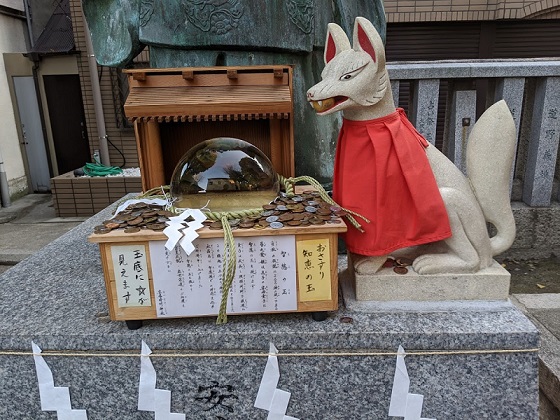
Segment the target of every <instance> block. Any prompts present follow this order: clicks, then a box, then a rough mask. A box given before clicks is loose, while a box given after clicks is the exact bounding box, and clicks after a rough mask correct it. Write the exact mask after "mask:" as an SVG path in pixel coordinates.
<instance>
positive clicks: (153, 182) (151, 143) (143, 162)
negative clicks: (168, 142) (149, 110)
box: [135, 120, 165, 191]
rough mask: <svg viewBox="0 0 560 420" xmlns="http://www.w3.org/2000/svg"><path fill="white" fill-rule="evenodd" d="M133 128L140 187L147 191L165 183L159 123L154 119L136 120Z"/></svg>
mask: <svg viewBox="0 0 560 420" xmlns="http://www.w3.org/2000/svg"><path fill="white" fill-rule="evenodd" d="M135 130H136V139H137V145H138V157H139V161H140V172H141V174H142V189H143V190H144V191H148V190H150V189H152V188H155V187H159V186H161V185H165V173H164V166H163V153H162V151H161V138H160V134H159V123H158V122H157V121H155V120H150V121H147V122H141V123H140V122H138V121H137V122H136V124H135Z"/></svg>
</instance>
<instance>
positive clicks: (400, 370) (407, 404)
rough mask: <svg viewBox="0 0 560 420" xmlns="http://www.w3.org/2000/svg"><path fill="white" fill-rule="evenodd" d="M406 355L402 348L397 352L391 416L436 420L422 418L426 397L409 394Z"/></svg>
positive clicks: (390, 408) (415, 419) (390, 406)
mask: <svg viewBox="0 0 560 420" xmlns="http://www.w3.org/2000/svg"><path fill="white" fill-rule="evenodd" d="M405 355H406V353H405V351H404V349H403V348H402V346H399V350H398V352H397V366H396V368H395V377H394V379H393V390H392V391H391V403H390V405H389V416H395V417H404V420H436V419H427V418H422V417H421V415H422V404H423V403H424V396H422V395H418V394H409V392H408V389H409V388H410V378H409V377H408V372H407V370H406V364H405V363H404V356H405Z"/></svg>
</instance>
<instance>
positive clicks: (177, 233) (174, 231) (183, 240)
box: [163, 209, 206, 255]
mask: <svg viewBox="0 0 560 420" xmlns="http://www.w3.org/2000/svg"><path fill="white" fill-rule="evenodd" d="M190 217H192V218H193V219H194V220H192V221H190V222H186V223H187V227H185V226H184V225H183V223H185V220H186V219H188V218H190ZM205 220H206V216H205V215H204V213H202V211H200V210H198V209H187V210H185V211H184V212H183V213H181V214H180V215H178V216H174V217H170V218H169V221H168V222H167V227H166V228H165V229H164V230H163V233H164V234H165V235H166V236H167V237H168V238H169V239H168V240H167V242H166V243H165V247H166V248H167V249H168V250H169V251H171V250H172V249H173V248H175V246H176V245H177V243H178V242H179V245H180V246H181V248H183V250H184V251H185V253H186V254H187V255H190V254H191V253H192V252H193V251H194V249H195V248H194V245H193V241H194V240H195V239H196V238H198V233H196V231H197V230H198V229H200V228H201V227H202V226H203V225H202V222H203V221H205Z"/></svg>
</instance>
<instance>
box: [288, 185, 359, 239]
mask: <svg viewBox="0 0 560 420" xmlns="http://www.w3.org/2000/svg"><path fill="white" fill-rule="evenodd" d="M286 181H287V182H288V183H291V184H292V185H295V184H296V183H298V182H306V183H308V184H309V185H312V186H313V187H314V188H315V189H316V190H317V192H318V193H319V195H320V196H321V198H322V199H323V200H324V201H325V202H327V203H329V204H331V205H333V206H338V207H340V208H341V209H342V210H343V211H345V212H346V213H348V214H347V215H345V217H346V218H347V219H348V221H349V222H350V223H352V225H353V226H354V227H355V228H356V229H358V230H359V231H360V232H363V231H364V230H363V229H362V225H360V224H359V223H358V221H357V220H356V219H354V217H353V216H356V217H359V218H360V219H362V220H364V221H365V222H366V223H369V220H368V219H366V218H365V217H364V216H362V215H360V214H358V213H356V212H353V211H352V210H348V209H346V208H344V207H342V206H340V205H338V204H337V203H336V202H335V201H334V200H333V199H332V198H331V197H330V196H329V195H328V194H327V192H326V191H325V189H324V188H323V186H322V185H321V184H320V183H319V182H318V181H317V180H315V179H314V178H312V177H310V176H306V175H304V176H299V177H297V178H288V179H287V180H286Z"/></svg>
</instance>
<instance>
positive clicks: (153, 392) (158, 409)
mask: <svg viewBox="0 0 560 420" xmlns="http://www.w3.org/2000/svg"><path fill="white" fill-rule="evenodd" d="M151 353H152V350H150V348H149V347H148V346H147V345H146V343H145V342H144V341H142V354H141V357H140V383H139V385H138V410H140V411H153V412H154V413H155V420H185V415H184V414H179V413H171V391H167V390H164V389H157V388H156V370H155V369H154V366H153V365H152V361H151V360H150V358H149V357H148V356H149V355H150V354H151Z"/></svg>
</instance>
